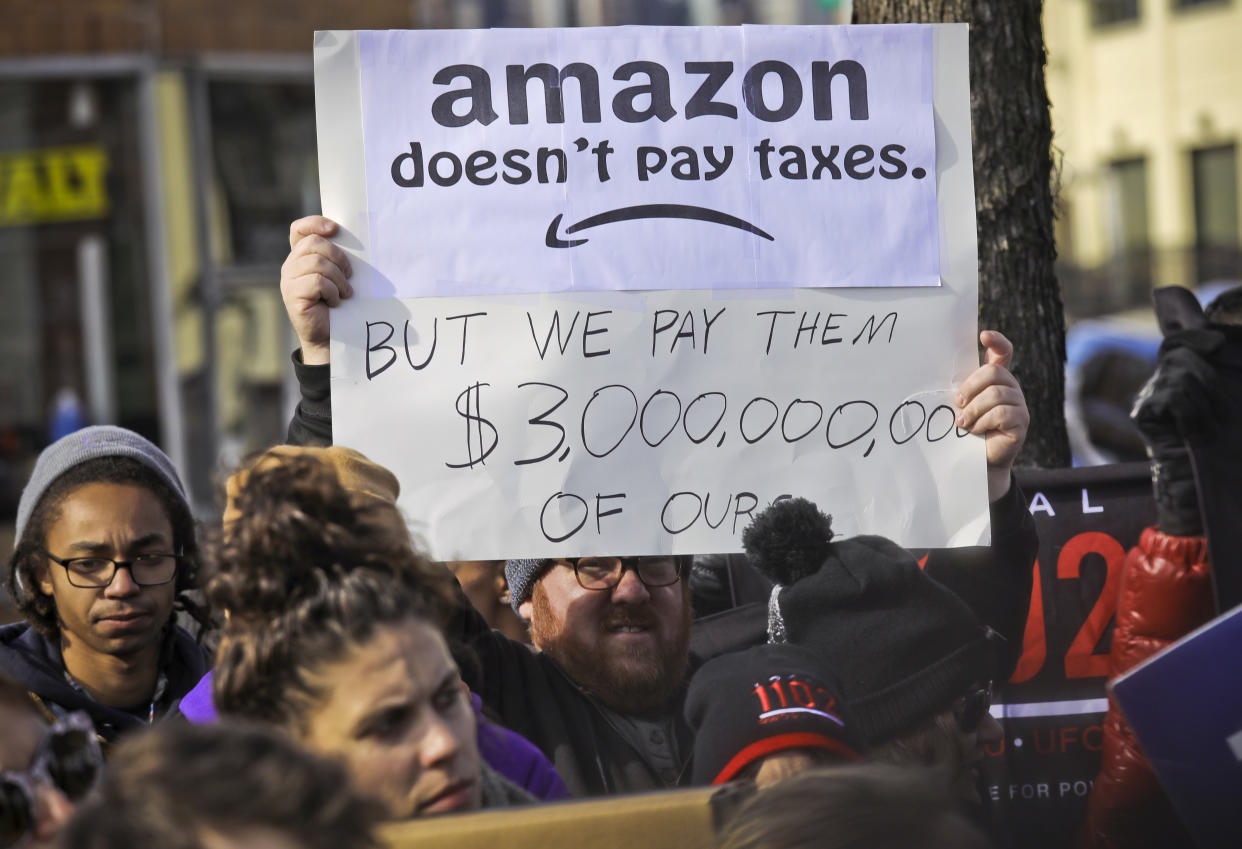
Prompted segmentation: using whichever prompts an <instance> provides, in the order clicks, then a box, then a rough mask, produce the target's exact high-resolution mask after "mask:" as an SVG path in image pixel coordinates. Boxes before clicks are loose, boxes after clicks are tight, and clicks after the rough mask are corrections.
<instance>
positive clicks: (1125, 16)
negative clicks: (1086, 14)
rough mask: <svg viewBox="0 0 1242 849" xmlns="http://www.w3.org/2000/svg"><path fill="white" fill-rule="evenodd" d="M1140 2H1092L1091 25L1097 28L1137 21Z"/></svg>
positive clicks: (1114, 0)
mask: <svg viewBox="0 0 1242 849" xmlns="http://www.w3.org/2000/svg"><path fill="white" fill-rule="evenodd" d="M1138 17H1139V0H1091V25H1092V26H1096V27H1106V26H1112V25H1113V24H1120V23H1125V22H1127V21H1137V20H1138Z"/></svg>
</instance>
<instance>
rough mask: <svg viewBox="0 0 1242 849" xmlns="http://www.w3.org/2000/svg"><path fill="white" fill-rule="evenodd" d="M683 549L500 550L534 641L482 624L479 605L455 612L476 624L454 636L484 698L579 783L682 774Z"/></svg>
mask: <svg viewBox="0 0 1242 849" xmlns="http://www.w3.org/2000/svg"><path fill="white" fill-rule="evenodd" d="M689 561H690V558H689V557H674V556H662V557H579V558H572V559H566V560H510V561H508V562H507V563H506V564H505V574H506V576H507V577H508V580H509V593H510V599H511V603H512V605H513V608H514V609H515V610H516V611H517V612H518V614H519V615H521V616H522V618H523V619H526V620H528V621H529V622H530V636H531V641H532V642H533V643H534V645H535V647H536V648H537V649H539V651H538V652H537V653H531V652H530V651H529V649H526V648H524V647H522V648H519V650H518V651H514V650H513V648H512V646H513V644H511V643H507V641H502V640H500V639H499V638H498V636H497V635H496V634H495V633H494V632H492V631H490V630H482V629H480V628H479V627H478V625H479V620H481V617H477V614H476V615H475V616H473V617H472V616H469V615H467V616H464V617H463V619H465V620H473V625H474V627H473V628H471V627H467V628H466V629H465V630H464V631H463V634H462V636H463V637H465V638H466V640H467V642H469V643H470V644H472V645H474V646H475V647H476V650H478V653H479V656H480V658H481V660H482V662H483V665H484V667H485V668H484V671H483V676H482V677H483V685H484V688H483V692H482V694H481V695H482V696H483V700H484V702H485V703H487V704H489V705H490V706H492V707H493V708H494V709H495V710H496V711H497V712H498V713H499V714H500V716H501V718H502V719H503V720H504V722H505V724H506V725H509V727H511V728H513V729H514V730H515V731H518V732H519V733H520V734H522V735H524V736H526V737H529V738H530V739H531V740H533V741H535V742H536V743H537V744H538V745H540V746H541V747H542V748H543V749H544V751H545V753H547V754H548V756H549V757H551V758H552V760H553V762H554V763H555V764H556V768H557V770H558V771H559V772H560V773H561V777H562V778H564V779H565V783H566V784H568V785H569V787H570V789H571V790H572V791H573V792H574V793H576V794H583V793H585V794H592V795H593V794H599V793H626V792H636V791H640V790H651V789H656V788H661V787H673V786H676V785H678V784H680V783H683V782H685V781H688V780H689V775H688V770H687V769H686V764H687V761H688V758H689V755H690V751H691V749H692V741H691V738H690V733H689V729H688V728H687V726H686V725H685V722H684V721H683V719H682V717H681V702H682V698H683V696H684V695H685V682H686V672H687V668H688V666H689V663H690V653H689V646H690V625H691V622H692V620H693V617H694V613H693V607H692V605H691V602H690V586H689V581H688V580H684V579H683V578H684V575H685V573H686V572H687V571H688V569H689ZM470 613H473V611H470ZM463 624H464V623H463ZM536 678H537V679H539V680H538V681H536V680H535V679H536ZM552 741H555V742H552ZM549 743H551V745H549Z"/></svg>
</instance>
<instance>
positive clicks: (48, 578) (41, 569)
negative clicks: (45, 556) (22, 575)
mask: <svg viewBox="0 0 1242 849" xmlns="http://www.w3.org/2000/svg"><path fill="white" fill-rule="evenodd" d="M34 573H35V574H34V578H35V583H37V584H38V585H39V591H40V592H41V593H43V594H44V595H46V596H52V595H55V593H54V592H53V590H54V589H55V586H54V585H53V584H52V570H51V569H49V568H48V564H47V561H46V560H45V561H43V562H42V563H40V564H39V565H38V566H36V567H35V570H34Z"/></svg>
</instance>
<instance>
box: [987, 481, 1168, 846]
mask: <svg viewBox="0 0 1242 849" xmlns="http://www.w3.org/2000/svg"><path fill="white" fill-rule="evenodd" d="M1017 479H1018V483H1019V484H1020V485H1021V486H1022V489H1023V491H1024V493H1025V495H1026V498H1027V502H1028V505H1029V509H1030V512H1031V515H1032V517H1033V518H1034V519H1035V526H1036V529H1037V530H1038V532H1039V556H1038V559H1037V560H1036V563H1035V567H1034V575H1033V578H1034V582H1033V585H1032V593H1031V606H1030V609H1029V612H1028V613H1027V621H1026V633H1025V634H1024V637H1023V645H1022V649H1023V651H1022V656H1021V658H1020V659H1019V660H1018V664H1017V668H1016V669H1015V670H1014V673H1013V675H1012V677H1011V678H1010V680H1009V681H1007V682H1005V683H1004V684H1003V685H1002V686H1001V687H1000V689H999V692H998V694H997V703H996V704H994V705H993V706H992V712H993V714H994V715H995V716H996V717H997V718H998V719H999V720H1001V722H1002V724H1003V726H1004V728H1005V738H1004V740H1002V741H1000V742H999V743H997V744H995V745H993V746H990V747H989V748H988V750H987V754H988V757H987V758H985V760H984V764H983V772H984V778H985V784H986V785H987V787H986V794H987V798H988V800H989V801H990V803H991V804H992V805H994V806H995V808H996V810H997V818H998V820H999V821H1001V822H1003V823H1004V829H1005V831H1006V832H1007V833H1008V834H1009V835H1010V841H1009V844H1008V845H1013V846H1016V847H1031V849H1035V847H1044V846H1068V845H1072V844H1073V843H1074V841H1075V839H1076V836H1077V833H1078V831H1079V829H1080V827H1081V825H1082V821H1083V817H1084V816H1085V813H1086V809H1087V798H1088V795H1089V794H1090V792H1091V788H1092V786H1093V785H1094V783H1095V777H1096V774H1097V773H1098V772H1099V770H1100V757H1101V752H1102V749H1103V746H1104V731H1103V720H1104V712H1105V710H1107V707H1108V700H1107V698H1106V694H1105V690H1104V685H1105V682H1106V680H1107V678H1108V660H1109V658H1108V652H1109V648H1110V647H1111V644H1112V633H1113V618H1114V614H1115V612H1116V609H1117V598H1118V594H1119V593H1118V588H1119V583H1120V580H1121V573H1122V568H1123V564H1124V561H1125V553H1126V551H1128V550H1129V549H1130V548H1131V547H1133V546H1134V545H1136V544H1137V543H1138V540H1139V536H1140V535H1141V533H1142V531H1143V528H1145V527H1147V526H1148V525H1150V524H1152V523H1153V522H1155V519H1156V505H1155V502H1154V500H1153V499H1152V495H1151V477H1150V469H1149V467H1148V464H1147V463H1126V464H1120V465H1112V466H1091V467H1086V468H1076V469H1024V470H1019V471H1018V473H1017Z"/></svg>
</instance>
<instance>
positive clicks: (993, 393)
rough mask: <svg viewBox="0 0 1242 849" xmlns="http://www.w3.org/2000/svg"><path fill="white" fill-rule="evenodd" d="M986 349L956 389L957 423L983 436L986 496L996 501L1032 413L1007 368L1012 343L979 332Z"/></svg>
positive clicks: (997, 335)
mask: <svg viewBox="0 0 1242 849" xmlns="http://www.w3.org/2000/svg"><path fill="white" fill-rule="evenodd" d="M979 342H980V344H982V345H983V346H984V348H985V349H986V351H985V354H984V360H983V365H981V366H979V368H977V369H976V370H975V371H974V373H972V374H971V375H970V376H969V377H967V378H966V379H965V380H963V381H962V385H961V386H960V387H958V390H957V406H958V407H960V408H961V410H962V411H961V413H959V414H958V417H957V426H958V427H962V428H966V429H968V430H969V431H970V432H971V433H973V434H976V435H978V436H982V437H983V438H984V439H985V440H986V443H985V444H986V445H987V455H988V500H990V501H996V500H997V499H998V498H1000V497H1001V496H1002V495H1004V494H1005V493H1006V492H1008V491H1009V474H1010V472H1011V471H1012V470H1013V462H1014V460H1015V459H1017V457H1018V452H1019V451H1021V450H1022V444H1023V443H1024V442H1026V431H1027V428H1028V427H1029V426H1030V424H1031V414H1030V412H1029V411H1028V410H1027V408H1026V397H1025V396H1024V395H1023V394H1022V387H1021V386H1019V385H1018V381H1017V378H1015V377H1014V376H1013V374H1012V373H1011V372H1010V371H1009V364H1010V363H1011V362H1013V343H1012V342H1010V341H1009V340H1008V339H1006V338H1005V336H1004V335H1003V334H1001V333H997V332H996V331H995V330H985V331H983V332H982V333H980V334H979Z"/></svg>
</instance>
